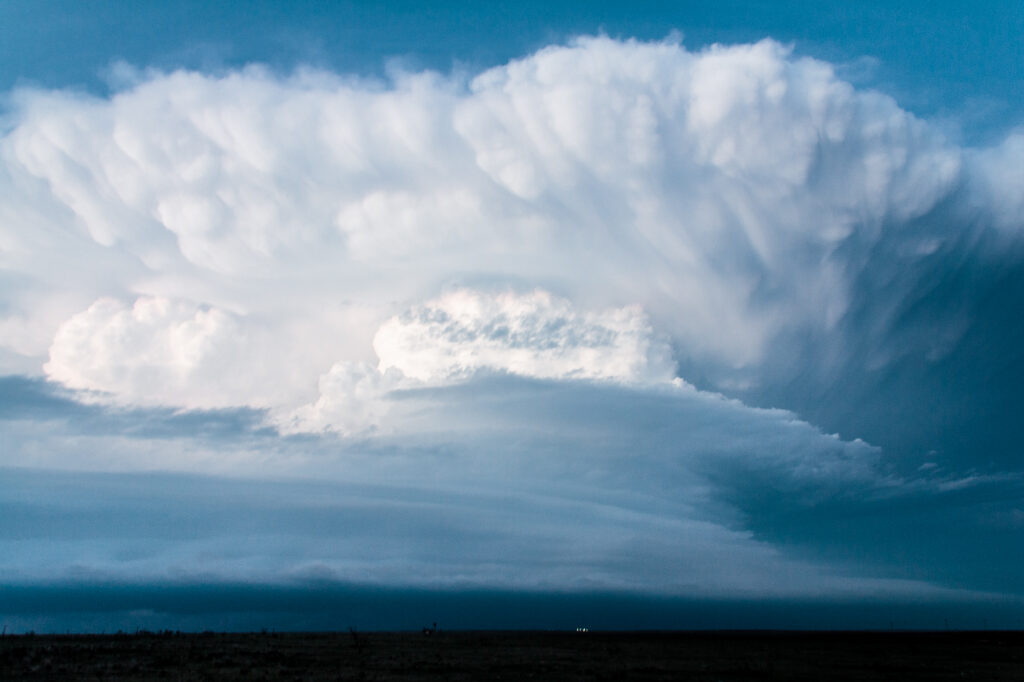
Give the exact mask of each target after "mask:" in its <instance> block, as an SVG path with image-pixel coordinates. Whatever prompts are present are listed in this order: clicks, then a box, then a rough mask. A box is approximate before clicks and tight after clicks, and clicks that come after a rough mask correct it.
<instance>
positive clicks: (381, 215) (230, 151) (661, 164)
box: [0, 38, 1020, 412]
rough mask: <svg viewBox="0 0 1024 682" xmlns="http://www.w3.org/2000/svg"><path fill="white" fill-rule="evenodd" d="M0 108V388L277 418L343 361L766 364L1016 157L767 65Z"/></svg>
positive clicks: (829, 81) (992, 195) (20, 101)
mask: <svg viewBox="0 0 1024 682" xmlns="http://www.w3.org/2000/svg"><path fill="white" fill-rule="evenodd" d="M13 101H14V107H13V109H12V111H11V112H10V114H9V119H8V120H9V121H10V125H9V128H8V131H7V132H6V134H5V135H4V136H3V138H2V141H0V219H2V220H0V246H2V250H0V267H2V268H3V271H4V273H5V275H4V276H5V278H6V280H7V281H9V282H10V286H7V287H5V288H4V289H3V293H2V294H0V297H2V301H0V304H2V306H0V311H2V312H0V316H2V318H3V319H2V320H0V329H3V331H4V334H3V336H2V337H0V346H2V348H3V351H2V353H0V361H2V362H3V366H4V367H6V368H7V371H11V370H12V369H18V370H19V371H22V370H23V369H24V368H25V367H26V366H33V365H34V367H35V368H36V371H38V370H39V368H42V369H43V370H44V371H45V372H46V373H47V375H48V376H49V377H50V378H52V379H54V380H57V381H60V382H63V383H65V384H67V385H68V386H71V387H74V388H81V389H88V390H93V391H100V392H104V393H107V394H109V395H110V396H111V397H113V398H114V399H116V400H118V401H120V402H124V403H133V402H135V403H143V404H154V403H155V404H173V405H177V406H180V407H186V408H196V407H222V406H230V405H239V406H251V407H259V408H271V409H272V410H276V411H278V412H282V411H283V412H287V411H288V410H293V409H297V408H299V407H300V406H301V405H303V404H309V403H310V402H311V401H312V402H316V400H318V398H317V397H316V396H317V391H318V386H319V388H320V390H321V392H322V390H323V385H324V382H325V381H326V382H327V383H328V384H331V385H334V384H335V383H336V382H333V381H329V380H327V379H324V377H328V376H331V375H332V374H337V373H338V372H339V371H340V372H341V374H343V375H347V373H348V370H338V369H337V368H338V367H355V366H361V365H360V363H363V364H367V365H370V366H372V365H374V364H376V363H378V362H379V369H380V370H382V371H383V370H387V369H389V368H393V369H395V370H398V371H400V372H401V373H402V375H403V376H404V377H405V378H406V379H415V380H418V381H422V382H428V383H429V382H436V381H439V380H442V379H451V378H453V377H458V376H468V375H469V374H470V373H472V372H473V371H476V370H480V369H485V370H491V371H497V372H510V373H513V374H523V375H526V376H533V377H544V378H551V379H564V378H575V379H609V380H617V381H626V382H649V381H654V380H658V381H660V380H664V379H667V378H671V375H672V373H673V371H674V369H673V368H674V366H675V361H676V360H677V359H679V358H685V359H686V360H687V361H688V362H690V363H691V364H693V363H698V364H703V365H705V366H707V367H710V368H712V369H713V368H719V369H722V371H724V372H726V373H728V372H735V371H744V370H749V369H751V368H754V369H756V368H758V367H762V366H764V365H766V364H770V363H773V362H782V363H785V362H790V363H792V362H795V361H797V360H798V358H799V354H798V353H799V351H798V350H797V349H795V347H794V349H792V350H791V349H790V348H789V347H788V346H786V345H779V344H774V345H773V343H774V341H775V340H777V339H779V338H781V337H784V336H787V335H794V334H800V333H805V332H806V333H812V334H813V333H819V332H822V331H827V330H829V329H831V328H832V327H833V326H834V325H835V324H836V323H837V320H839V319H841V318H842V316H843V315H844V313H845V312H846V310H847V306H848V303H849V289H850V287H851V282H852V281H853V279H854V278H855V277H857V275H858V273H859V272H860V271H861V270H862V269H863V268H864V267H865V263H866V254H868V253H870V250H871V249H872V248H873V247H874V245H876V244H877V243H878V241H879V240H880V239H881V237H882V236H883V235H884V234H886V233H888V232H892V231H894V230H900V229H902V228H901V225H904V224H905V223H907V222H908V221H912V220H914V219H915V218H918V217H920V216H922V215H923V214H925V213H926V212H928V211H929V210H932V209H933V208H934V207H935V206H936V205H938V204H939V203H940V202H943V201H946V202H952V203H953V204H954V205H956V203H957V202H960V203H962V204H963V205H964V206H965V207H972V210H973V207H975V206H976V204H977V203H979V202H982V203H984V205H985V206H986V209H985V210H986V211H989V212H992V213H993V214H999V216H1001V217H999V216H995V215H994V217H993V218H992V220H994V221H997V218H999V219H1001V220H1003V222H1004V223H1006V222H1010V223H1012V221H1013V220H1014V216H1016V215H1017V214H1019V212H1020V208H1019V195H1020V194H1019V192H1016V191H1010V190H1009V189H1007V188H1006V185H1007V183H1009V184H1013V183H1014V182H1016V179H1015V178H1019V174H1018V175H1017V176H1014V175H1013V174H1012V173H1010V174H1007V173H1005V172H1002V171H1000V170H999V168H1003V167H1005V166H1007V165H1009V164H1008V161H1007V159H1008V158H1010V157H1011V156H1012V150H1013V149H1014V148H1015V145H1016V146H1019V142H1013V141H1012V140H1011V141H1008V142H1007V144H1006V145H1004V148H1000V149H997V150H992V151H990V152H986V153H972V154H971V155H970V163H966V164H965V163H964V161H963V160H962V158H963V156H964V154H963V152H961V150H959V149H958V148H956V147H954V146H952V145H950V144H949V143H947V142H946V141H944V140H943V138H942V137H941V136H940V135H939V134H937V133H936V132H935V131H934V130H932V129H931V128H930V127H929V126H928V125H927V124H925V123H924V122H922V121H919V120H917V119H915V118H914V117H913V116H911V115H910V114H908V113H906V112H904V111H902V110H901V109H900V108H899V107H898V106H897V105H896V103H895V102H894V101H893V100H891V99H889V98H887V97H885V96H882V95H880V94H877V93H873V92H859V91H857V90H855V89H854V88H852V87H851V86H850V85H849V84H847V83H844V82H842V81H841V80H839V79H838V78H837V77H836V75H835V73H834V72H833V70H832V69H831V67H830V66H829V65H828V64H825V63H822V62H820V61H815V60H811V59H796V58H793V57H792V56H791V55H790V53H789V52H788V50H787V49H786V48H784V47H782V46H780V45H778V44H777V43H774V42H772V41H763V42H760V43H757V44H754V45H740V46H733V47H720V46H715V47H712V48H709V49H707V50H705V51H702V52H697V53H691V52H688V51H686V50H685V49H683V48H682V47H681V46H680V45H678V44H676V43H671V42H666V43H638V42H633V41H629V42H619V41H615V40H611V39H607V38H584V39H579V40H577V41H576V42H574V43H572V44H570V45H568V46H564V47H551V48H546V49H543V50H541V51H539V52H537V53H536V54H534V55H531V56H529V57H526V58H524V59H521V60H517V61H514V62H511V63H509V64H507V65H505V66H500V67H497V68H494V69H491V70H489V71H487V72H485V73H482V74H480V75H478V76H477V77H476V78H474V79H472V80H471V81H470V82H468V83H464V82H461V81H459V80H458V79H456V78H445V77H442V76H439V75H437V74H431V73H422V74H406V75H403V76H399V77H397V78H396V79H395V80H394V82H393V83H390V84H381V83H377V82H363V81H357V80H345V79H342V78H340V77H337V76H335V75H331V74H326V73H319V72H300V73H297V74H295V75H293V76H291V77H287V78H280V77H276V76H273V75H271V74H269V73H267V72H265V71H262V70H260V69H258V68H252V69H247V70H244V71H240V72H232V73H228V74H225V75H221V76H212V75H206V74H201V73H193V72H174V73H169V74H165V73H159V72H149V73H145V74H143V75H141V76H139V77H138V79H137V81H136V82H135V83H134V84H133V85H131V86H130V87H128V88H127V89H125V90H124V91H122V92H119V93H118V94H116V95H115V96H113V97H111V98H110V99H96V98H90V97H86V96H81V95H74V94H69V93H60V92H40V91H29V90H25V91H20V92H18V93H16V95H15V97H14V100H13ZM965 174H969V177H968V179H969V180H970V182H965V180H964V178H965ZM964 187H967V188H968V191H961V190H962V189H963V188H964ZM965 210H966V209H965ZM908 234H910V233H908ZM912 234H913V236H912V237H910V238H912V239H915V240H917V241H918V242H920V244H918V249H919V251H920V253H922V254H926V253H928V252H929V249H932V250H933V249H934V248H935V247H934V245H935V243H936V236H935V235H934V234H930V233H929V231H928V230H918V231H917V232H913V233H912ZM445 291H448V292H450V293H447V294H444V293H443V292H445ZM494 291H500V292H505V293H499V294H493V293H486V292H494ZM451 292H455V293H451ZM546 292H551V293H550V294H549V293H546ZM670 349H671V350H670ZM769 350H770V351H771V352H769ZM787 354H790V355H791V356H790V357H786V356H787ZM672 355H675V357H672ZM47 358H48V360H47ZM352 363H355V364H352ZM332 368H335V369H332ZM367 376H369V375H367ZM709 376H711V377H714V376H717V375H716V374H715V373H714V372H710V373H709ZM684 378H685V377H684ZM723 381H724V380H723ZM723 385H725V384H723Z"/></svg>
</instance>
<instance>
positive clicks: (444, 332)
mask: <svg viewBox="0 0 1024 682" xmlns="http://www.w3.org/2000/svg"><path fill="white" fill-rule="evenodd" d="M652 337H653V332H652V330H651V328H650V324H649V323H648V321H647V319H646V317H645V316H644V314H643V311H641V310H640V309H639V308H622V309H618V310H609V311H602V312H599V313H588V314H579V313H577V312H576V311H574V310H573V309H572V307H571V305H570V304H569V302H568V301H565V300H559V299H556V298H553V297H552V296H551V295H550V294H549V293H548V292H545V291H540V290H535V291H533V292H531V293H529V294H523V295H517V294H512V293H504V294H498V295H490V296H489V295H485V294H481V293H480V292H476V291H470V290H460V291H455V292H452V293H449V294H447V295H445V296H443V297H442V298H440V299H438V300H436V301H431V302H428V303H426V304H424V305H421V306H417V307H416V308H414V309H412V310H410V311H408V312H406V313H404V314H403V315H401V316H398V317H393V318H391V319H390V320H388V321H387V322H386V323H384V325H382V326H381V328H380V330H378V332H377V334H376V335H375V336H374V339H373V347H374V350H375V351H376V353H377V355H378V357H379V358H380V368H381V369H383V370H387V369H390V368H395V369H397V370H399V371H401V372H402V373H403V374H405V375H406V376H409V377H412V378H414V379H418V380H420V381H425V382H436V381H447V380H451V379H452V378H456V377H459V376H466V375H469V374H472V373H473V372H474V371H476V370H479V369H491V370H495V371H505V372H511V373H513V374H520V375H523V376H528V377H538V378H545V379H573V378H582V379H614V380H619V381H626V382H643V381H670V380H671V379H672V378H673V376H674V367H673V366H672V362H671V357H670V356H671V352H670V350H669V348H668V345H667V344H666V343H665V342H664V341H658V340H655V339H654V338H652Z"/></svg>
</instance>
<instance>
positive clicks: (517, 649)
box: [0, 632, 1024, 682]
mask: <svg viewBox="0 0 1024 682" xmlns="http://www.w3.org/2000/svg"><path fill="white" fill-rule="evenodd" d="M0 679H3V680H22V679H31V680H66V679H92V680H208V679H213V680H250V679H253V680H380V681H387V680H497V679H504V680H627V679H628V680H670V679H671V680H710V681H718V680H722V681H723V682H725V681H732V680H901V681H902V680H986V681H990V680H1024V633H1022V632H967V633H963V632H952V633H949V632H942V633H908V632H898V633H864V632H857V633H835V632H829V633H822V632H816V633H793V632H712V633H709V632H686V633H682V632H669V633H660V632H643V633H632V632H631V633H606V632H589V633H574V632H569V633H562V632H439V633H436V634H431V635H424V634H420V633H351V632H345V633H280V634H278V633H262V634H213V633H204V634H175V633H160V634H150V633H142V634H135V635H21V636H7V637H3V638H0Z"/></svg>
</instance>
